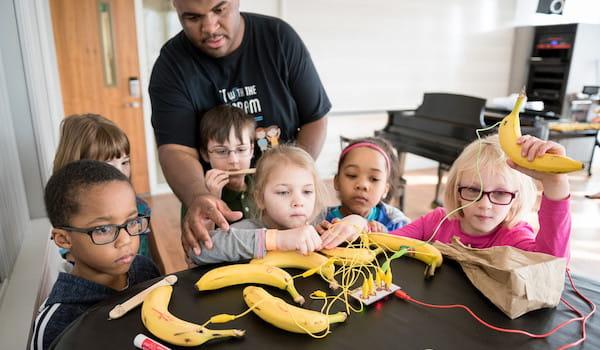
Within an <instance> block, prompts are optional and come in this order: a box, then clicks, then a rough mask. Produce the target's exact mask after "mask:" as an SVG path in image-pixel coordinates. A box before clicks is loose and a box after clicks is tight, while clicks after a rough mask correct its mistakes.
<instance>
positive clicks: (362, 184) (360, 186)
mask: <svg viewBox="0 0 600 350" xmlns="http://www.w3.org/2000/svg"><path fill="white" fill-rule="evenodd" d="M368 187H369V182H368V181H366V180H364V179H358V180H356V183H355V184H354V188H355V189H357V190H365V189H367V188H368Z"/></svg>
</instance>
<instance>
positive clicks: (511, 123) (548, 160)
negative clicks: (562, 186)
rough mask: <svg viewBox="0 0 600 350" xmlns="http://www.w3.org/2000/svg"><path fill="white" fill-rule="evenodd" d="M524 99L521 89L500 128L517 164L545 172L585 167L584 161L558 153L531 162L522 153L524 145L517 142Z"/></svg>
mask: <svg viewBox="0 0 600 350" xmlns="http://www.w3.org/2000/svg"><path fill="white" fill-rule="evenodd" d="M524 101H525V91H521V93H520V94H519V97H518V98H517V102H516V103H515V106H514V108H513V110H512V112H510V114H509V115H507V116H506V117H504V119H502V122H501V123H500V127H499V128H498V138H499V140H500V145H501V146H502V150H503V151H504V153H506V155H507V156H508V157H509V158H510V159H511V160H512V161H513V162H515V163H516V164H518V165H520V166H522V167H524V168H527V169H531V170H536V171H541V172H544V173H554V174H565V173H570V172H573V171H577V170H581V169H583V166H584V165H583V163H582V162H578V161H576V160H573V159H571V158H569V157H565V156H560V155H557V154H550V153H546V154H544V155H543V156H541V157H535V159H534V160H533V161H531V162H530V161H528V160H527V158H526V157H523V156H522V155H521V148H522V146H521V145H518V144H517V139H518V138H519V137H521V124H520V122H519V111H520V110H521V106H522V105H523V103H524Z"/></svg>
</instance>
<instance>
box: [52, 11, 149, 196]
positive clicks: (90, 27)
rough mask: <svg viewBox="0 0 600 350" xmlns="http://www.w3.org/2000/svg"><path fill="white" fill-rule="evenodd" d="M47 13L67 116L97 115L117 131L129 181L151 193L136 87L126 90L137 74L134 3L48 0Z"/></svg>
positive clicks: (139, 102) (140, 191) (138, 190)
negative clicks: (125, 150) (125, 144)
mask: <svg viewBox="0 0 600 350" xmlns="http://www.w3.org/2000/svg"><path fill="white" fill-rule="evenodd" d="M50 10H51V12H52V26H53V30H54V40H55V44H56V56H57V61H58V70H59V74H60V81H61V92H62V97H63V104H64V110H65V115H67V116H68V115H71V114H80V113H97V114H101V115H103V116H105V117H107V118H109V119H111V120H112V121H114V122H115V123H116V124H117V125H118V126H119V127H121V128H122V129H123V130H124V131H125V132H126V133H127V136H128V137H129V142H130V143H131V182H132V183H133V186H134V187H135V190H136V192H137V193H138V194H144V193H148V192H150V191H149V184H148V163H147V158H146V141H145V136H144V119H143V111H142V102H141V97H140V96H141V91H140V88H139V83H138V84H137V85H138V87H137V89H135V86H134V89H133V90H130V79H132V81H133V85H135V80H133V79H134V78H135V79H139V76H140V73H139V70H140V69H139V61H138V51H137V37H136V28H135V13H134V4H133V0H50ZM111 39H112V40H111ZM111 42H112V44H111ZM138 82H139V80H138Z"/></svg>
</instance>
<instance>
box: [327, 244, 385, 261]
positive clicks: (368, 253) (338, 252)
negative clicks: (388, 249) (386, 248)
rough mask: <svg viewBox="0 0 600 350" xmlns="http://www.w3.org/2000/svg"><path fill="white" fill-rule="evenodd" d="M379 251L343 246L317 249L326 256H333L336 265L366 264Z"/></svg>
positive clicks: (373, 258)
mask: <svg viewBox="0 0 600 350" xmlns="http://www.w3.org/2000/svg"><path fill="white" fill-rule="evenodd" d="M379 251H380V250H377V249H376V250H371V249H369V248H344V247H335V248H331V249H321V250H319V252H321V253H323V254H325V255H326V256H328V257H330V258H334V259H335V260H334V261H335V263H336V265H368V264H370V263H371V262H372V261H373V260H375V257H376V256H377V254H378V253H379Z"/></svg>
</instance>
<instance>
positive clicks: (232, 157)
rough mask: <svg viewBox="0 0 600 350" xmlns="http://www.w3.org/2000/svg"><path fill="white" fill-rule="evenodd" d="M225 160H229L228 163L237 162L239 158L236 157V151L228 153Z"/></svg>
mask: <svg viewBox="0 0 600 350" xmlns="http://www.w3.org/2000/svg"><path fill="white" fill-rule="evenodd" d="M227 159H229V161H233V162H237V161H238V160H239V159H240V157H239V156H238V154H237V152H236V151H229V154H228V155H227Z"/></svg>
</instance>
